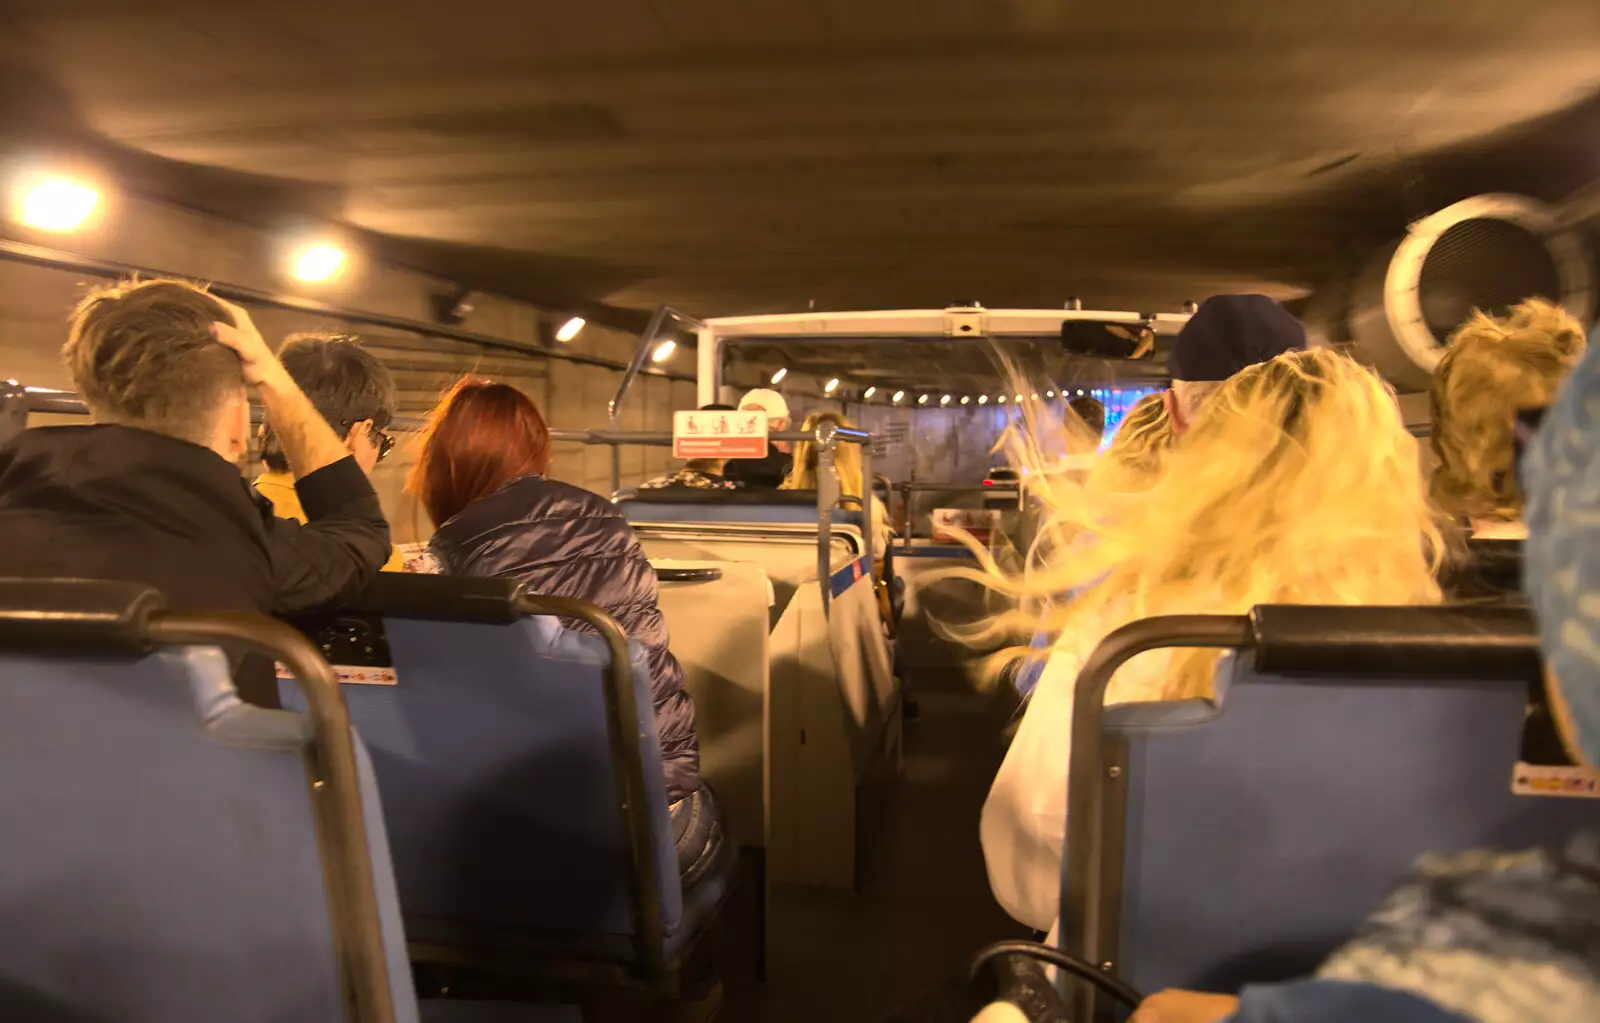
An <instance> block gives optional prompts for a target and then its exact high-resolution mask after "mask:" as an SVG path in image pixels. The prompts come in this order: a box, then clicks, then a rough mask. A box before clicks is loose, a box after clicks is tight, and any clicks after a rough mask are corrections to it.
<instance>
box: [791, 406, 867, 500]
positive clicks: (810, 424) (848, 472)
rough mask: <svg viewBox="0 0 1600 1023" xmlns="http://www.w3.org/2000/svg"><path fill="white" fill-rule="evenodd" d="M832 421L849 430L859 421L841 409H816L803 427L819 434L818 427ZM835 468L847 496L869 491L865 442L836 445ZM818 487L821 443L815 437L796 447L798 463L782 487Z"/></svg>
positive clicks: (841, 488)
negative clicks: (864, 474)
mask: <svg viewBox="0 0 1600 1023" xmlns="http://www.w3.org/2000/svg"><path fill="white" fill-rule="evenodd" d="M823 423H832V424H833V425H834V426H842V427H845V428H846V429H851V430H853V429H855V428H856V424H855V423H852V422H851V421H850V420H849V419H847V418H845V417H844V416H842V415H840V414H839V413H837V412H813V413H811V414H810V415H809V416H806V420H805V422H804V423H802V424H801V426H800V429H801V430H803V431H804V432H806V433H809V434H811V435H812V436H813V437H815V436H816V432H817V427H819V426H821V425H822V424H823ZM833 468H834V471H835V472H837V473H838V474H839V493H840V494H842V495H844V496H845V497H855V498H861V497H862V496H863V495H864V494H865V493H866V487H865V486H864V482H865V481H864V480H862V478H861V476H862V473H861V445H859V444H836V445H835V446H834V449H833ZM816 488H817V443H816V441H814V440H802V441H797V442H796V443H795V446H794V465H793V466H792V467H791V468H790V470H789V475H788V476H787V477H786V478H785V479H784V481H783V482H782V483H781V484H779V486H778V489H779V490H815V489H816Z"/></svg>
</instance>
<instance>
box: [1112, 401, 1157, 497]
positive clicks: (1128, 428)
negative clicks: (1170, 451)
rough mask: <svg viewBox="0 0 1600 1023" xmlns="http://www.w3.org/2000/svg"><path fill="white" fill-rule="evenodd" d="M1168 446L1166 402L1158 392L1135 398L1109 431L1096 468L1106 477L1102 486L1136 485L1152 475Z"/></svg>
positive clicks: (1149, 479)
mask: <svg viewBox="0 0 1600 1023" xmlns="http://www.w3.org/2000/svg"><path fill="white" fill-rule="evenodd" d="M1171 446H1172V420H1171V419H1169V418H1168V417H1167V403H1166V402H1165V401H1163V400H1162V398H1161V395H1159V394H1147V395H1145V396H1144V397H1143V398H1140V399H1139V400H1138V402H1136V403H1135V404H1134V406H1133V408H1131V409H1129V410H1128V414H1127V415H1126V416H1124V417H1123V420H1122V422H1121V423H1120V424H1119V425H1118V426H1117V432H1116V433H1114V434H1112V436H1111V443H1110V445H1109V446H1107V447H1106V452H1105V457H1104V458H1101V459H1099V464H1098V465H1097V466H1096V467H1095V468H1096V472H1098V473H1101V474H1104V475H1105V476H1106V477H1107V479H1105V481H1104V482H1103V485H1104V486H1107V487H1110V486H1123V485H1125V486H1133V487H1136V486H1140V485H1143V484H1144V483H1148V482H1149V481H1151V480H1153V479H1155V476H1156V474H1157V473H1158V472H1159V471H1160V469H1161V459H1162V456H1163V455H1164V454H1165V453H1166V450H1167V448H1169V447H1171Z"/></svg>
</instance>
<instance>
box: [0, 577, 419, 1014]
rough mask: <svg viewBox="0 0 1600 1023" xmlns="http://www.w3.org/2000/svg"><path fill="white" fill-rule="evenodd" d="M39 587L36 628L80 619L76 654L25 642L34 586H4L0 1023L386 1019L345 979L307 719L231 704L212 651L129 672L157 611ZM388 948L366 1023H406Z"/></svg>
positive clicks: (377, 851) (395, 947) (407, 985)
mask: <svg viewBox="0 0 1600 1023" xmlns="http://www.w3.org/2000/svg"><path fill="white" fill-rule="evenodd" d="M46 588H47V594H46V595H47V597H49V598H51V599H50V600H48V601H46V605H45V606H42V607H41V609H43V610H48V611H52V612H54V613H60V612H62V610H63V608H66V609H69V610H70V611H71V612H72V613H73V614H75V615H77V616H79V617H80V619H81V620H82V622H83V624H84V627H83V628H82V629H80V630H78V631H77V633H76V635H73V634H70V633H63V634H60V635H56V636H43V637H41V636H39V635H37V634H32V635H30V634H29V632H30V630H29V629H28V627H27V623H26V617H27V615H28V613H29V607H28V601H29V600H30V599H31V596H30V595H32V594H36V593H38V592H40V590H41V586H40V585H39V584H32V583H21V582H18V581H0V605H3V607H0V831H3V832H4V834H5V835H6V841H5V847H6V851H5V855H4V857H0V919H3V920H4V927H5V930H6V933H7V939H6V940H5V941H0V1017H3V1018H6V1019H34V1020H56V1019H59V1020H85V1019H116V1020H119V1021H123V1020H126V1021H151V1023H155V1021H170V1020H187V1019H195V1020H199V1019H228V1020H240V1021H248V1020H260V1021H262V1023H266V1021H276V1020H285V1019H305V1020H312V1019H316V1020H330V1021H331V1020H354V1019H357V1018H366V1019H376V1018H380V1017H379V1016H376V1015H369V1014H368V1013H369V1012H370V1011H371V1010H370V1008H369V1010H367V1011H366V1012H363V1013H362V1015H361V1016H359V1017H358V1015H356V1013H357V1011H358V1010H356V1009H355V1008H354V1007H353V1004H352V1001H351V995H350V993H349V991H348V990H347V984H346V981H345V980H344V979H343V977H342V968H341V960H348V959H349V958H350V957H351V956H352V952H351V951H350V949H349V947H348V946H347V944H346V943H345V942H344V941H341V940H340V939H339V938H338V937H337V934H338V933H339V930H338V928H337V926H336V925H335V923H334V921H335V919H336V918H337V914H339V913H348V912H350V903H349V902H348V900H343V898H342V896H341V895H340V894H339V891H338V889H337V887H332V888H330V885H333V886H337V885H338V884H339V881H338V880H337V879H338V877H339V876H340V872H339V870H338V869H336V868H335V867H334V866H332V865H331V863H332V862H333V861H335V860H336V859H337V857H338V856H339V855H340V853H339V852H338V850H337V847H339V846H341V845H343V846H344V847H346V848H347V849H348V848H349V845H350V843H349V842H348V840H347V838H346V837H344V836H345V835H346V833H344V832H342V831H341V830H340V828H341V823H340V821H339V820H338V819H337V814H336V813H334V812H333V811H332V810H330V811H329V812H328V813H327V814H326V815H320V814H319V809H318V805H317V803H314V799H315V800H317V801H318V802H320V803H322V804H323V805H324V806H328V805H329V804H328V802H327V800H326V799H325V797H323V796H318V795H316V794H315V790H314V788H313V783H315V785H316V786H317V788H322V787H323V786H324V784H325V783H324V781H322V780H319V777H320V776H319V775H318V774H317V773H315V772H316V769H315V768H314V766H313V765H314V764H315V762H316V761H317V751H316V750H315V748H314V747H315V740H314V729H313V726H312V723H311V721H310V719H309V718H308V716H307V715H303V714H297V713H291V712H288V711H275V710H263V709H260V708H256V707H251V706H248V705H245V704H242V703H241V702H240V701H239V699H238V697H237V695H236V693H235V692H234V688H233V684H232V682H231V680H230V677H229V666H228V659H227V657H226V655H225V654H224V653H223V652H222V651H221V650H220V649H218V648H216V647H214V646H182V647H173V648H165V649H157V650H154V651H152V652H147V653H141V652H140V651H139V647H141V646H149V645H151V641H150V640H149V639H148V637H145V636H144V635H143V632H144V629H145V628H146V626H147V625H148V622H149V620H150V618H151V615H153V614H154V612H153V611H150V610H149V609H146V611H144V612H139V613H137V614H130V611H131V610H132V609H134V608H135V606H136V604H137V603H138V602H139V601H141V600H147V601H153V602H154V606H156V607H159V597H158V596H156V595H155V593H154V591H152V590H145V589H143V588H142V587H136V586H129V585H128V584H106V583H72V584H65V585H64V584H62V583H59V582H57V583H51V584H46ZM141 594H143V596H141ZM85 595H87V596H88V597H89V598H92V599H89V600H85V599H84V597H85ZM51 604H53V606H49V605H51ZM95 619H98V621H97V622H96V621H95ZM262 622H263V623H265V620H264V619H263V620H262ZM169 624H170V622H169ZM275 627H276V628H279V629H281V628H282V627H281V626H275ZM97 648H98V649H97ZM357 755H358V757H359V749H358V750H357ZM364 796H365V799H364V802H366V803H367V805H368V806H371V807H372V808H373V810H375V811H376V809H377V806H376V802H377V799H376V792H375V791H374V792H368V793H365V794H364ZM319 816H321V820H320V821H319ZM356 823H359V822H356ZM369 837H370V843H369V844H370V848H371V850H372V852H373V853H374V855H375V856H379V857H381V856H382V855H383V850H384V848H385V843H384V841H383V836H382V835H381V832H380V833H378V834H376V835H372V836H369ZM376 873H378V874H379V875H380V878H379V883H378V886H377V887H378V901H379V904H380V913H386V914H387V915H388V916H389V922H390V923H397V920H398V917H397V915H396V914H395V912H394V898H393V887H392V885H391V886H389V887H388V888H387V891H385V890H384V888H383V885H382V874H383V868H382V865H378V869H377V870H376ZM385 895H387V902H388V905H387V906H384V905H383V903H384V902H385ZM336 906H339V907H342V908H336ZM376 926H377V925H376V924H375V923H374V924H373V927H374V928H376ZM388 937H389V939H390V940H389V941H387V942H386V948H384V949H381V950H377V956H378V958H379V959H380V960H383V959H386V960H387V962H388V965H389V970H390V974H391V975H390V978H389V981H390V986H389V991H390V995H391V997H392V998H393V1001H394V1005H393V1012H392V1014H390V1013H389V1012H387V1011H385V1012H383V1013H382V1014H381V1016H382V1018H385V1019H398V1020H415V1019H416V1003H415V999H414V996H413V995H412V994H411V978H410V972H409V968H408V966H407V963H406V959H405V955H404V945H403V941H402V940H400V938H399V935H398V933H395V934H391V935H389V936H388ZM369 951H372V950H370V949H369Z"/></svg>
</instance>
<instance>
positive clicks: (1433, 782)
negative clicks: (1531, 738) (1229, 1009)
mask: <svg viewBox="0 0 1600 1023" xmlns="http://www.w3.org/2000/svg"><path fill="white" fill-rule="evenodd" d="M1217 680H1218V686H1217V688H1218V699H1219V704H1218V705H1216V706H1213V705H1212V704H1210V703H1208V702H1206V701H1183V702H1179V703H1171V704H1143V705H1131V706H1125V707H1117V708H1111V709H1108V710H1107V713H1106V723H1107V730H1108V731H1112V732H1121V733H1122V734H1124V735H1126V736H1127V738H1128V741H1129V750H1128V756H1127V784H1128V788H1127V830H1126V835H1125V846H1124V848H1125V857H1124V861H1123V864H1124V865H1123V899H1122V911H1121V932H1120V934H1121V942H1120V945H1121V956H1120V959H1119V961H1118V963H1117V972H1118V973H1119V974H1120V975H1121V976H1122V978H1123V979H1124V980H1126V981H1128V982H1129V983H1131V984H1132V985H1134V986H1135V987H1137V988H1139V989H1141V990H1146V991H1153V990H1159V989H1160V988H1163V987H1183V988H1198V989H1203V990H1215V991H1233V990H1236V989H1237V988H1238V986H1239V985H1240V984H1242V983H1244V982H1267V981H1273V980H1279V979H1286V978H1289V977H1295V976H1302V975H1305V974H1306V973H1308V972H1310V971H1311V970H1313V969H1314V968H1315V966H1316V965H1317V963H1318V962H1319V961H1320V960H1321V959H1322V958H1324V957H1325V956H1326V955H1327V954H1328V953H1329V952H1331V951H1332V950H1333V949H1334V948H1336V947H1337V946H1339V945H1340V944H1342V943H1343V942H1344V941H1346V940H1347V939H1348V938H1349V937H1350V936H1351V935H1352V934H1353V932H1354V930H1355V928H1356V927H1357V926H1358V925H1359V924H1360V923H1361V921H1362V920H1363V918H1364V917H1365V916H1366V914H1368V913H1369V912H1371V911H1372V910H1373V909H1375V908H1376V907H1377V906H1378V904H1379V902H1380V900H1381V899H1382V897H1383V896H1384V894H1385V893H1386V892H1387V890H1388V889H1389V888H1390V887H1391V886H1393V885H1394V884H1395V883H1396V882H1398V881H1399V880H1400V879H1401V878H1402V877H1403V876H1404V875H1405V874H1406V873H1407V871H1408V870H1409V868H1410V867H1411V865H1412V864H1413V863H1414V862H1415V860H1416V859H1417V857H1418V856H1420V855H1422V854H1423V853H1426V852H1430V851H1442V852H1450V851H1457V850H1464V849H1470V848H1475V847H1481V846H1495V847H1499V848H1525V847H1528V846H1530V845H1534V844H1539V843H1547V842H1554V841H1559V840H1562V839H1564V838H1566V837H1569V836H1570V835H1572V834H1573V833H1575V832H1576V831H1577V830H1579V829H1581V828H1584V827H1588V828H1593V827H1596V826H1600V801H1596V800H1593V799H1577V798H1551V797H1530V796H1517V795H1513V794H1512V790H1511V784H1512V775H1513V766H1514V764H1515V763H1516V761H1517V759H1518V750H1519V743H1520V741H1521V736H1522V729H1523V719H1524V713H1525V707H1526V704H1527V696H1528V684H1527V682H1526V681H1525V680H1522V679H1515V678H1508V679H1500V680H1492V679H1490V680H1482V679H1480V680H1471V679H1459V678H1458V679H1450V678H1435V679H1429V678H1421V677H1410V678H1407V677H1387V678H1384V677H1354V676H1351V675H1346V676H1342V677H1341V676H1339V675H1327V674H1320V675H1309V676H1308V675H1298V674H1297V675H1295V676H1292V677H1291V676H1285V675H1267V674H1258V673H1257V672H1256V671H1255V669H1254V666H1253V657H1252V656H1251V655H1249V654H1239V655H1236V656H1235V655H1230V656H1229V657H1228V658H1225V659H1224V661H1223V664H1222V667H1221V669H1220V670H1219V673H1218V676H1217Z"/></svg>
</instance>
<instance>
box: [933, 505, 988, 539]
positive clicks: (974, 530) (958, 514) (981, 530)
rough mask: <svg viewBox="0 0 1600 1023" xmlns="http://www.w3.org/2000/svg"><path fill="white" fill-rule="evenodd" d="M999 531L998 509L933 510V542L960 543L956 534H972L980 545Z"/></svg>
mask: <svg viewBox="0 0 1600 1023" xmlns="http://www.w3.org/2000/svg"><path fill="white" fill-rule="evenodd" d="M999 529H1000V510H999V509H998V508H995V509H989V508H935V509H934V510H933V542H934V543H960V542H961V540H960V537H959V535H958V534H960V533H962V532H966V533H970V534H972V538H973V539H974V540H976V541H978V542H979V543H981V544H987V543H989V542H990V541H992V540H993V539H994V535H995V533H996V532H998V531H999Z"/></svg>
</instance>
